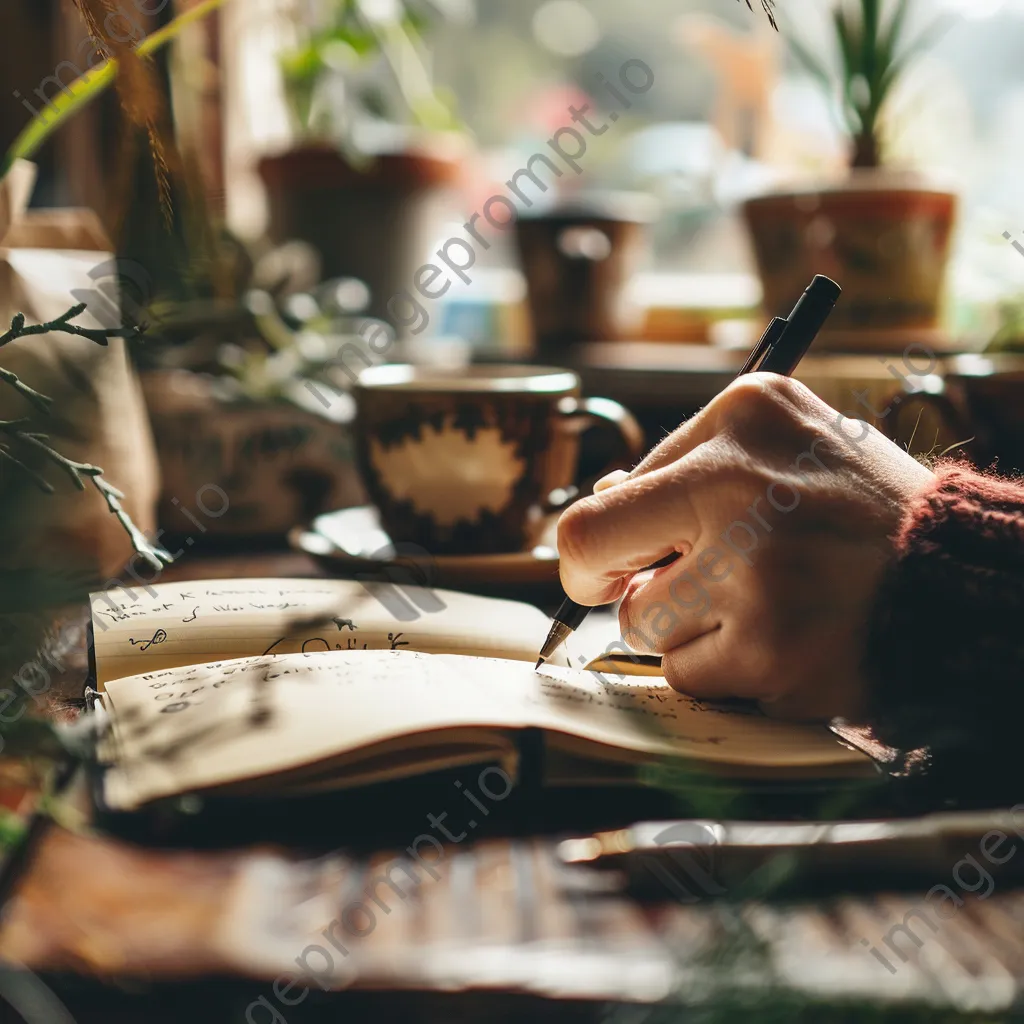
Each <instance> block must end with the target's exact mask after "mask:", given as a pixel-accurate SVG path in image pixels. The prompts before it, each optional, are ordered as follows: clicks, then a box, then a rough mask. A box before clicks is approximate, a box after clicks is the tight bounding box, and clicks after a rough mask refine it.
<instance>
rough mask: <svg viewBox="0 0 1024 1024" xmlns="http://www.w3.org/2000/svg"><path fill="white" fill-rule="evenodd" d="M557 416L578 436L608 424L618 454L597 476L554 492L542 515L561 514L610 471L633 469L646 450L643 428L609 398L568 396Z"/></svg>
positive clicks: (559, 405)
mask: <svg viewBox="0 0 1024 1024" xmlns="http://www.w3.org/2000/svg"><path fill="white" fill-rule="evenodd" d="M558 414H559V415H560V416H562V417H564V419H565V420H567V421H568V423H569V424H570V427H571V429H573V430H574V431H575V432H576V434H577V435H582V434H583V433H585V432H586V431H587V430H590V429H591V427H594V426H598V425H601V424H609V425H611V426H613V427H615V429H616V432H617V433H618V438H619V444H620V451H619V452H618V453H617V454H616V455H615V456H614V457H613V458H611V459H610V460H609V462H608V464H607V465H606V466H605V467H604V469H602V470H601V472H600V473H597V474H596V475H594V476H592V477H590V478H589V479H588V480H585V481H583V482H582V483H580V484H577V485H576V486H575V487H573V488H570V489H569V491H568V492H559V491H556V492H554V493H553V494H551V495H549V497H548V499H547V501H546V502H545V512H560V511H562V509H564V508H566V507H568V506H569V505H571V504H572V503H573V502H574V501H575V500H576V499H577V498H578V497H580V496H581V495H584V494H589V493H590V492H591V491H592V490H593V488H594V484H596V483H597V481H598V480H600V479H601V477H603V476H606V475H607V474H608V473H610V472H611V471H612V470H613V469H622V468H623V465H625V467H626V468H632V467H633V466H635V465H636V463H637V462H639V461H640V459H641V458H642V457H643V455H644V453H645V452H646V451H647V442H646V440H645V438H644V431H643V428H642V427H641V426H640V424H639V423H637V421H636V418H635V417H634V416H633V414H632V413H631V412H630V411H629V410H628V409H627V408H626V407H625V406H623V405H620V404H619V403H618V402H615V401H613V400H612V399H610V398H574V397H571V396H567V397H566V398H563V399H562V400H561V401H560V402H559V403H558Z"/></svg>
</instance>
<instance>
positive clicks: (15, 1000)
mask: <svg viewBox="0 0 1024 1024" xmlns="http://www.w3.org/2000/svg"><path fill="white" fill-rule="evenodd" d="M0 1024H78V1022H77V1021H76V1020H75V1018H74V1017H73V1016H72V1015H71V1012H70V1011H69V1010H68V1008H67V1007H66V1006H65V1005H64V1004H63V1003H62V1002H61V1001H60V1000H59V999H58V998H57V996H56V995H55V994H54V992H53V990H52V989H51V988H50V987H49V986H48V985H47V984H46V983H45V982H44V981H42V979H40V977H39V976H38V975H36V974H33V973H32V972H31V971H30V970H29V969H28V968H27V967H25V966H23V965H22V964H18V963H15V962H13V961H11V960H5V961H2V962H0Z"/></svg>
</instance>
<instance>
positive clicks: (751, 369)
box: [736, 316, 789, 377]
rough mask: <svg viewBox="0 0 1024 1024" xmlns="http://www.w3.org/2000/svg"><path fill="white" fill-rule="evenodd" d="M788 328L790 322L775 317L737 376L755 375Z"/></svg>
mask: <svg viewBox="0 0 1024 1024" xmlns="http://www.w3.org/2000/svg"><path fill="white" fill-rule="evenodd" d="M788 326H789V321H788V320H786V319H784V318H783V317H781V316H777V317H773V318H772V321H771V323H769V324H768V326H767V327H766V328H765V331H764V334H762V335H761V338H760V340H759V341H758V343H757V344H756V345H755V346H754V350H753V351H752V352H751V353H750V355H749V356H747V361H746V362H745V363H744V364H743V366H742V367H741V368H740V371H739V373H737V374H736V376H737V377H742V376H743V374H745V373H755V372H756V371H757V368H758V367H759V366H760V365H761V363H763V362H764V359H765V356H767V355H768V353H769V352H770V351H771V350H772V349H773V348H774V347H775V346H776V345H777V344H778V341H779V339H780V338H781V337H782V335H783V333H784V332H785V330H786V328H787V327H788Z"/></svg>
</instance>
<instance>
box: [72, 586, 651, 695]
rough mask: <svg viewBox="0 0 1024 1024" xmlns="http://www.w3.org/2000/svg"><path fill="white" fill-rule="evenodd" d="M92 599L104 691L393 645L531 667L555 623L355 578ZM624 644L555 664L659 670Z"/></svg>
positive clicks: (97, 671)
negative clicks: (164, 672)
mask: <svg viewBox="0 0 1024 1024" xmlns="http://www.w3.org/2000/svg"><path fill="white" fill-rule="evenodd" d="M91 608H92V631H93V645H92V647H93V649H92V655H93V661H94V664H93V668H94V676H95V679H96V684H97V687H98V688H99V689H102V688H103V687H104V686H105V685H106V684H107V683H108V682H109V681H110V680H111V679H117V678H119V677H121V676H128V675H135V674H136V673H139V672H150V671H154V670H156V669H163V668H174V667H177V666H181V665H196V664H203V663H204V662H208V661H219V660H223V659H225V658H243V657H250V656H253V655H257V654H292V653H307V654H310V653H313V652H316V651H345V650H390V649H394V650H413V651H425V652H429V653H432V654H472V655H482V656H486V657H491V658H508V659H513V660H516V661H528V662H530V663H531V664H532V663H533V662H535V661H536V660H537V652H538V651H539V650H540V647H541V644H542V643H543V641H544V638H545V636H547V631H548V627H549V626H550V625H551V622H550V619H548V617H547V616H545V615H544V614H543V613H542V612H540V611H539V610H538V609H536V608H533V607H531V606H530V605H528V604H522V603H520V602H518V601H501V600H497V599H495V598H487V597H475V596H473V595H471V594H461V593H457V592H455V591H450V590H429V589H426V588H422V587H415V586H397V585H395V584H392V583H380V582H366V583H363V582H360V581H356V580H316V579H239V580H196V581H188V582H184V583H159V584H157V585H156V586H152V587H146V588H136V589H134V590H132V591H128V590H125V589H114V590H105V591H100V592H99V593H95V594H93V595H92V598H91ZM617 641H618V642H617ZM609 647H611V648H612V655H611V657H610V658H609V657H608V656H607V651H608V648H609ZM625 649H626V648H625V645H624V644H622V643H621V640H620V639H619V638H617V637H616V636H615V635H610V636H608V637H605V636H603V635H602V636H597V635H594V636H592V637H591V638H588V639H587V640H586V641H582V646H581V644H580V643H577V645H576V646H575V647H573V646H571V645H570V647H569V648H568V649H566V650H563V651H562V652H561V653H560V655H559V658H558V659H557V660H556V662H555V663H556V664H561V665H563V666H567V665H569V664H572V665H573V666H575V667H581V666H586V667H600V666H601V665H603V666H604V668H608V669H610V670H611V671H613V672H614V673H615V674H616V675H617V676H621V675H623V674H629V675H636V674H645V673H646V674H651V673H652V672H653V673H654V674H655V675H660V671H659V669H658V667H657V666H658V660H657V659H655V658H643V657H640V656H637V655H633V656H631V657H627V656H625V655H622V654H620V655H618V656H617V657H616V656H615V653H614V652H615V651H616V650H621V651H625ZM584 650H586V653H585V654H584V653H583V651H584ZM598 662H600V665H598Z"/></svg>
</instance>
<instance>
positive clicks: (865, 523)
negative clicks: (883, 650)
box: [558, 286, 931, 717]
mask: <svg viewBox="0 0 1024 1024" xmlns="http://www.w3.org/2000/svg"><path fill="white" fill-rule="evenodd" d="M832 287H833V289H834V288H835V286H832ZM833 294H834V292H833ZM798 308H799V307H798ZM821 319H824V317H823V316H822V317H821ZM819 325H820V321H819ZM775 330H776V332H778V333H777V335H776V342H775V344H774V346H773V345H768V346H765V348H766V349H767V352H765V353H764V354H763V356H762V358H761V360H760V362H757V361H756V360H755V367H754V370H755V371H756V370H761V369H764V367H765V365H766V362H767V357H768V356H770V355H771V353H772V352H774V353H775V355H776V359H777V360H779V359H781V358H782V357H783V356H785V358H787V359H789V360H791V361H792V359H793V354H792V351H793V350H791V351H790V354H789V355H786V353H785V352H784V351H783V352H781V353H780V345H782V344H785V343H786V332H785V331H781V332H780V331H779V330H778V326H776V328H775ZM815 332H816V328H815V331H814V332H812V337H813V333H815ZM806 344H807V340H806V338H805V339H804V341H803V342H801V343H800V346H797V348H799V352H800V354H802V351H803V350H804V349H805V348H806ZM797 358H798V357H797ZM769 365H770V364H769ZM775 365H776V366H778V365H779V363H778V361H776V363H775ZM930 476H931V474H930V472H929V471H928V470H927V469H925V468H924V467H923V466H921V465H920V464H919V463H918V462H917V461H916V460H914V459H913V458H912V457H911V456H910V455H908V454H907V453H906V452H905V451H903V450H902V449H900V448H898V447H897V446H895V445H893V444H892V443H891V442H889V441H888V440H887V439H886V438H884V437H883V436H882V435H881V434H880V433H878V432H877V431H875V430H873V429H872V428H869V427H867V425H866V424H863V423H862V422H861V421H860V420H856V419H847V418H844V417H843V416H842V415H841V414H840V413H838V412H836V410H834V409H831V408H830V407H829V406H828V405H826V404H825V403H824V402H822V401H821V400H820V399H818V398H817V397H816V396H815V395H814V394H813V393H812V392H811V391H810V390H809V389H808V388H806V387H804V386H803V385H801V384H799V383H797V382H796V381H793V380H791V379H788V378H786V377H783V376H780V375H777V374H774V373H773V374H766V375H764V376H761V375H757V376H750V375H749V374H747V375H745V376H744V377H742V378H739V379H737V380H736V381H734V382H733V383H732V384H731V385H729V387H728V388H726V389H725V391H723V392H722V393H721V394H720V395H718V396H717V397H716V398H715V399H713V400H712V401H711V402H710V403H709V404H708V405H707V406H706V407H705V408H704V409H702V410H701V411H700V412H699V413H698V414H697V415H695V416H694V417H692V418H691V419H690V420H688V421H687V422H686V423H684V424H683V425H682V426H680V427H679V428H678V429H677V430H675V431H674V432H673V433H672V434H671V435H669V436H668V437H667V438H665V439H664V440H663V441H662V442H661V443H660V444H659V445H658V446H657V447H656V448H655V449H654V450H653V451H652V452H651V453H650V454H649V455H648V456H647V458H645V459H644V461H643V462H642V463H641V464H640V465H639V466H638V467H637V468H636V469H635V470H633V472H632V473H630V474H629V475H628V477H627V478H626V479H623V480H621V482H618V483H616V484H615V485H614V486H610V487H607V488H605V489H604V490H602V491H600V492H599V493H597V494H594V495H592V496H589V497H586V498H583V499H581V500H580V501H578V502H577V503H576V504H575V505H573V506H572V507H571V508H570V509H569V510H567V512H566V513H565V514H564V515H563V517H562V519H561V521H560V523H559V538H558V545H559V552H560V558H561V569H560V571H561V577H562V583H563V585H564V587H565V590H566V593H567V594H568V595H569V598H570V599H571V600H572V602H573V604H574V606H575V607H590V606H596V605H600V604H607V603H610V602H612V601H615V600H618V599H619V598H622V603H621V606H620V610H619V624H620V627H621V630H622V638H623V640H624V641H625V642H626V644H627V645H628V646H629V647H630V648H631V649H632V650H634V651H637V652H638V653H647V654H660V655H662V670H663V672H664V674H665V677H666V679H667V680H668V681H669V682H670V683H671V684H672V685H673V686H675V687H676V688H677V689H680V690H682V691H684V692H686V693H689V694H692V695H694V696H698V697H707V698H722V697H746V698H754V699H757V700H760V701H762V702H763V703H764V704H765V705H768V706H771V708H772V709H774V710H776V711H778V712H780V713H785V714H795V715H797V716H798V717H805V716H806V717H830V716H832V715H836V714H840V715H842V714H845V715H851V716H852V715H853V714H854V713H855V711H856V709H857V708H858V707H859V706H860V704H861V702H862V701H863V699H864V692H865V688H864V681H863V678H862V675H861V668H860V666H861V664H862V662H863V657H862V655H863V635H864V630H865V622H866V619H867V617H868V615H869V614H870V609H871V607H872V606H873V602H874V598H875V594H876V591H877V588H878V586H879V583H880V580H881V578H882V575H883V574H884V571H885V567H886V564H887V557H888V556H887V552H889V551H890V550H891V544H890V540H889V538H890V537H891V535H892V534H893V533H894V531H895V530H896V529H897V528H898V526H899V522H900V519H901V514H902V510H903V509H904V507H905V506H906V504H907V502H909V501H910V500H912V498H913V496H914V495H916V494H917V493H918V491H919V490H920V489H921V488H922V487H923V486H924V485H925V483H926V482H927V480H928V479H929V478H930ZM653 563H657V565H658V567H652V564H653ZM588 653H591V654H596V653H598V652H588Z"/></svg>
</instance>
